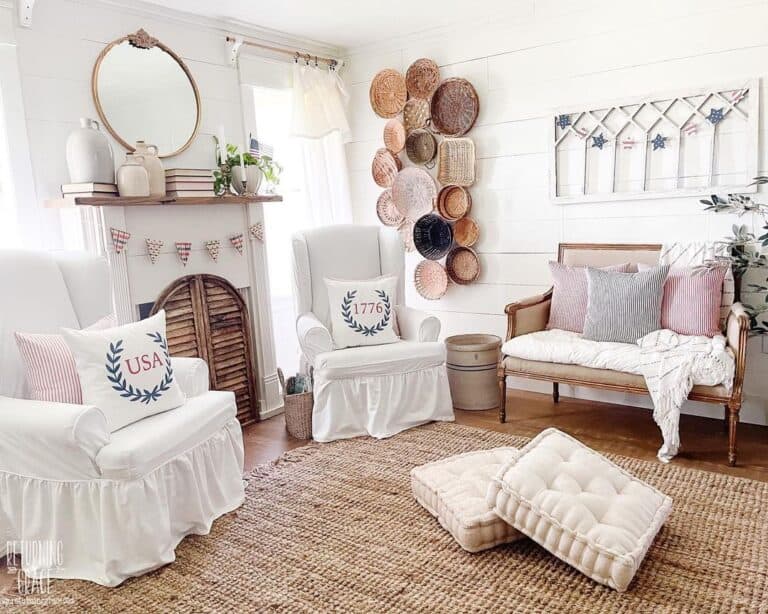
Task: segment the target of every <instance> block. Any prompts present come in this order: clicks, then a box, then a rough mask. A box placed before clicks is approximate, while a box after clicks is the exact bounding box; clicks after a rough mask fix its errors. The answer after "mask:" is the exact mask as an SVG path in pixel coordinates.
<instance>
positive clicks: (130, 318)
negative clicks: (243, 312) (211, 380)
mask: <svg viewBox="0 0 768 614" xmlns="http://www.w3.org/2000/svg"><path fill="white" fill-rule="evenodd" d="M264 206H267V207H269V206H280V204H279V203H277V204H266V205H265V204H262V203H248V204H237V203H228V204H210V205H178V204H173V205H170V204H168V205H144V206H136V205H129V206H115V205H109V206H104V207H90V206H79V208H80V210H81V216H82V222H83V231H84V239H85V245H86V247H87V249H89V250H90V251H93V252H95V253H99V254H104V255H106V257H107V259H108V261H109V266H110V276H111V284H112V295H113V298H114V303H115V312H116V314H117V318H118V321H119V322H120V323H121V324H122V323H127V322H134V321H136V320H138V319H139V305H142V304H144V303H154V302H155V301H156V299H157V298H158V296H159V295H160V293H161V292H162V291H163V289H164V288H166V287H167V286H168V285H169V284H170V283H171V282H173V281H175V280H176V279H178V278H180V277H184V276H185V275H194V274H202V273H207V274H211V275H218V276H219V277H223V278H224V279H226V280H227V281H229V282H230V283H231V284H232V285H233V286H234V287H235V288H237V289H238V290H240V291H241V293H242V294H243V296H244V298H245V301H246V303H247V304H248V307H249V309H250V316H251V328H252V331H251V334H252V337H253V348H254V353H255V356H254V358H255V363H256V364H255V365H254V372H255V373H257V382H256V388H257V394H258V397H259V403H258V407H259V417H260V418H261V419H262V420H263V419H266V418H269V417H271V416H273V415H275V414H277V413H280V412H281V411H282V408H283V400H282V396H281V394H280V388H279V382H278V377H277V364H276V359H275V341H274V334H273V332H272V315H271V304H270V293H269V273H268V270H267V254H266V249H265V246H264V243H263V242H262V241H259V240H258V239H254V238H251V237H250V235H249V232H248V230H249V228H250V226H252V225H253V224H257V223H262V224H263V223H264V212H263V209H262V207H264ZM110 228H118V229H120V230H125V231H127V232H129V233H130V235H131V237H130V239H129V241H128V244H127V245H126V246H125V248H124V249H123V251H122V252H121V253H119V254H117V253H115V249H114V246H113V245H112V238H111V233H110ZM237 233H242V234H243V241H244V246H243V254H242V255H240V254H239V253H238V252H237V251H236V250H235V248H234V247H233V246H232V244H231V243H230V240H229V238H230V237H231V236H232V235H234V234H237ZM147 238H150V239H159V240H161V241H163V247H162V250H161V253H160V256H159V257H158V258H157V261H156V263H155V264H152V262H151V261H150V259H149V256H148V254H147V247H146V241H145V239H147ZM212 239H218V240H219V242H220V243H221V250H220V252H219V257H218V262H214V261H213V259H212V258H211V257H210V255H209V254H208V251H207V250H206V248H205V245H204V242H205V241H208V240H212ZM176 241H189V242H191V243H192V252H191V254H190V257H189V261H188V262H187V265H186V266H184V265H183V264H182V262H181V260H179V257H178V255H177V253H176V246H175V242H176Z"/></svg>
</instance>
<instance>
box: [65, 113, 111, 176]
mask: <svg viewBox="0 0 768 614" xmlns="http://www.w3.org/2000/svg"><path fill="white" fill-rule="evenodd" d="M67 167H68V168H69V180H70V182H71V183H89V182H95V183H115V159H114V158H113V156H112V148H111V147H110V146H109V140H108V139H107V137H106V135H105V134H104V133H103V132H102V131H101V130H100V129H99V123H98V122H97V121H96V120H95V119H88V118H87V117H81V118H80V128H77V129H76V130H74V131H73V132H72V133H71V134H70V135H69V137H68V138H67Z"/></svg>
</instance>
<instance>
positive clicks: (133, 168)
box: [117, 153, 150, 196]
mask: <svg viewBox="0 0 768 614" xmlns="http://www.w3.org/2000/svg"><path fill="white" fill-rule="evenodd" d="M117 190H118V192H119V193H120V196H149V194H150V193H149V173H148V172H147V169H146V168H144V159H143V157H142V156H137V155H134V154H132V153H129V154H125V162H123V165H122V166H121V167H120V168H118V169H117Z"/></svg>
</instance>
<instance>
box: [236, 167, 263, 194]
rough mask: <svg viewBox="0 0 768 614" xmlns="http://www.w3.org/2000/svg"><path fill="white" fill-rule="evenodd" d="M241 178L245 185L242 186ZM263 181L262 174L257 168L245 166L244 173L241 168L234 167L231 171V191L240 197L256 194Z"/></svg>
mask: <svg viewBox="0 0 768 614" xmlns="http://www.w3.org/2000/svg"><path fill="white" fill-rule="evenodd" d="M243 177H245V185H243V181H242V179H243ZM263 179H264V173H262V172H261V169H260V168H259V167H258V166H246V167H245V172H243V167H241V166H235V167H234V168H233V169H232V189H234V191H235V193H236V194H240V195H241V196H243V195H248V196H250V195H253V194H258V193H259V187H260V186H261V182H262V180H263Z"/></svg>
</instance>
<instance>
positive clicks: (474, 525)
mask: <svg viewBox="0 0 768 614" xmlns="http://www.w3.org/2000/svg"><path fill="white" fill-rule="evenodd" d="M516 455H517V449H515V448H494V449H492V450H480V451H477V452H467V453H466V454H459V455H457V456H451V457H449V458H444V459H441V460H439V461H435V462H433V463H428V464H426V465H421V466H420V467H414V468H413V469H412V470H411V488H412V490H413V496H414V497H415V498H416V501H418V502H419V503H421V505H423V506H424V507H425V508H426V509H427V511H428V512H429V513H430V514H432V515H433V516H435V517H436V518H437V519H438V521H439V522H440V524H441V525H442V527H443V528H444V529H446V530H447V531H448V532H449V533H450V534H451V535H452V536H453V538H454V539H455V540H456V541H457V542H458V543H459V545H460V546H461V547H462V548H464V549H465V550H468V551H469V552H479V551H480V550H486V549H488V548H493V547H494V546H497V545H499V544H505V543H507V542H511V541H515V540H518V539H521V538H522V537H524V536H523V535H521V534H520V533H519V532H518V531H516V530H515V529H513V528H512V527H511V526H509V525H508V524H507V523H506V522H504V521H503V520H501V518H499V517H498V516H497V515H496V514H495V513H494V512H493V511H492V510H491V508H490V507H489V506H488V504H487V503H486V501H485V495H486V492H487V490H488V485H489V484H490V483H491V479H492V478H493V476H494V475H496V473H497V472H498V471H499V469H500V468H501V467H502V466H503V465H505V464H506V463H507V462H509V461H510V460H511V459H513V458H514V457H515V456H516Z"/></svg>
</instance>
